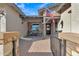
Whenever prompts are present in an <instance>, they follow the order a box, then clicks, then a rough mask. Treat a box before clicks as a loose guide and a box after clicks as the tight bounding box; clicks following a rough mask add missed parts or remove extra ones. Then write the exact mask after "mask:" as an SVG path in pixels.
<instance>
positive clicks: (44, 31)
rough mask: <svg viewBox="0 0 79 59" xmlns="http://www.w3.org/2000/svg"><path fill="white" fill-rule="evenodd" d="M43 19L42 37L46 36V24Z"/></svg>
mask: <svg viewBox="0 0 79 59" xmlns="http://www.w3.org/2000/svg"><path fill="white" fill-rule="evenodd" d="M45 19H46V18H45V17H44V18H43V35H44V37H45V36H46V22H45Z"/></svg>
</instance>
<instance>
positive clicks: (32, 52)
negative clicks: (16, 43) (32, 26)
mask: <svg viewBox="0 0 79 59" xmlns="http://www.w3.org/2000/svg"><path fill="white" fill-rule="evenodd" d="M34 38H35V39H34ZM29 39H31V40H29ZM29 39H28V40H27V39H21V40H20V55H21V56H52V52H51V49H50V38H49V37H47V38H45V39H43V38H42V37H33V38H32V37H31V38H29Z"/></svg>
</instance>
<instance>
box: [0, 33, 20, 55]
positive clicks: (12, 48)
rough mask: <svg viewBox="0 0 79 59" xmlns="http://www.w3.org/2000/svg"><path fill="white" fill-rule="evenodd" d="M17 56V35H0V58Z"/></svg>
mask: <svg viewBox="0 0 79 59" xmlns="http://www.w3.org/2000/svg"><path fill="white" fill-rule="evenodd" d="M17 55H19V33H18V32H5V33H0V56H17Z"/></svg>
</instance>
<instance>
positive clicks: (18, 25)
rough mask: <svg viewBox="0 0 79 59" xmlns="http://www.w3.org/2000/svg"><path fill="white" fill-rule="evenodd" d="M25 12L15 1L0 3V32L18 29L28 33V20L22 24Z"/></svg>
mask: <svg viewBox="0 0 79 59" xmlns="http://www.w3.org/2000/svg"><path fill="white" fill-rule="evenodd" d="M24 16H25V14H24V13H23V12H22V11H21V10H20V9H19V8H18V7H17V6H16V4H13V3H0V32H10V31H17V32H19V33H20V36H25V35H27V22H25V23H23V24H22V19H23V17H24Z"/></svg>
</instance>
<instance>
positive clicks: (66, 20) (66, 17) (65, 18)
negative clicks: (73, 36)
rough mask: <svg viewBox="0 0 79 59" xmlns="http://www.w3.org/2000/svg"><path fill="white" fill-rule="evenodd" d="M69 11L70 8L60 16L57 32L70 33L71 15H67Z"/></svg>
mask: <svg viewBox="0 0 79 59" xmlns="http://www.w3.org/2000/svg"><path fill="white" fill-rule="evenodd" d="M70 10H71V7H70V8H68V9H67V10H66V11H65V12H63V13H62V14H61V18H60V21H59V23H58V30H62V32H71V14H70V13H68V12H69V11H70ZM61 21H63V28H61Z"/></svg>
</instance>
